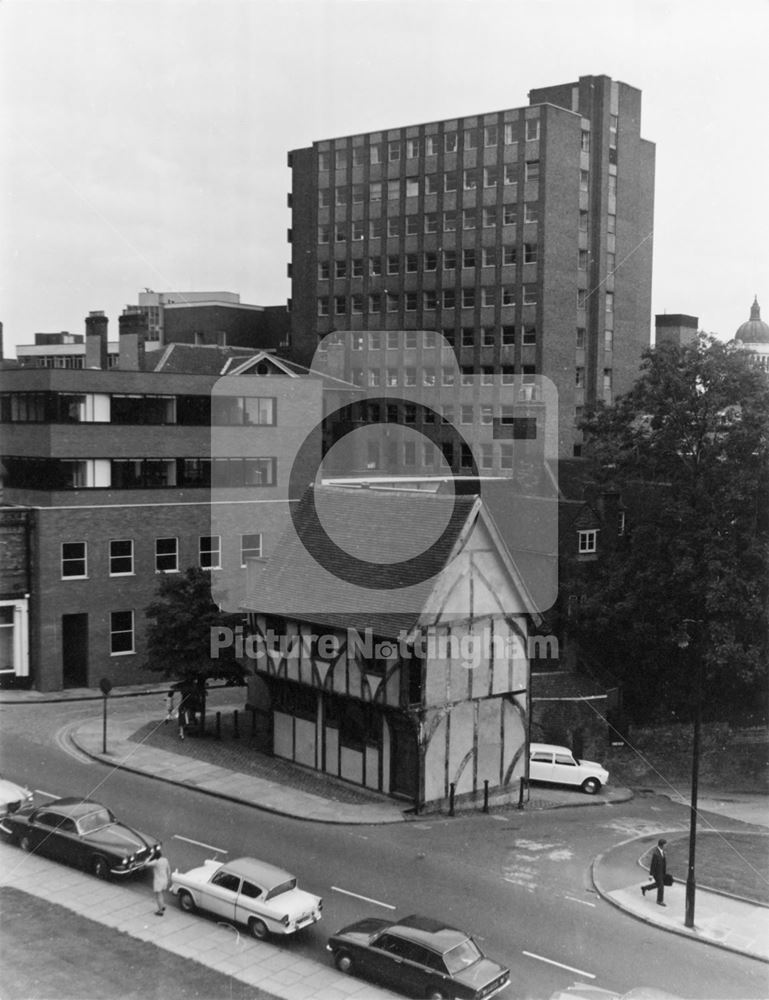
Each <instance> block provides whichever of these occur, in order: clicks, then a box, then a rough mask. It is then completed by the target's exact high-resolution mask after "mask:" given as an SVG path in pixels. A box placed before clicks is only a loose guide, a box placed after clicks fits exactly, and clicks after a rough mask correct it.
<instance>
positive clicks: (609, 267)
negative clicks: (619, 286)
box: [606, 253, 617, 276]
mask: <svg viewBox="0 0 769 1000" xmlns="http://www.w3.org/2000/svg"><path fill="white" fill-rule="evenodd" d="M616 269H617V257H616V255H615V254H613V253H607V254H606V274H607V276H610V275H612V274H614V272H615V270H616Z"/></svg>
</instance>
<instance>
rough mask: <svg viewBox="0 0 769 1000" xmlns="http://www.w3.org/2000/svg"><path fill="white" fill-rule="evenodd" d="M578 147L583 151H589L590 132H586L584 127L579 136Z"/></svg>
mask: <svg viewBox="0 0 769 1000" xmlns="http://www.w3.org/2000/svg"><path fill="white" fill-rule="evenodd" d="M579 148H580V149H581V150H582V152H583V153H589V152H590V133H589V132H586V131H585V129H583V130H582V134H581V135H580V138H579Z"/></svg>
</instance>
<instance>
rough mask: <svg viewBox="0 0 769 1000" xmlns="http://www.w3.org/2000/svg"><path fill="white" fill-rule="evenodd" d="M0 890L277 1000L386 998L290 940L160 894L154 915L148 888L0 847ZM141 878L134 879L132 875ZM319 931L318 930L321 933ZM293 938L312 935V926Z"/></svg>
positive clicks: (382, 992) (386, 994)
mask: <svg viewBox="0 0 769 1000" xmlns="http://www.w3.org/2000/svg"><path fill="white" fill-rule="evenodd" d="M0 871H2V878H0V887H3V886H13V887H15V888H17V889H19V890H20V891H22V892H25V893H27V894H29V895H32V896H37V897H38V898H40V899H44V900H47V901H49V902H51V903H57V904H59V905H60V906H63V907H64V908H65V909H67V910H70V911H72V912H74V913H78V914H80V915H81V916H84V917H88V918H89V919H90V920H94V921H96V922H97V923H100V924H103V925H105V926H106V927H110V928H113V929H114V930H115V931H116V932H117V931H120V932H122V933H124V934H128V935H129V936H130V937H132V938H137V939H138V940H140V941H144V942H147V943H149V944H154V945H156V946H157V947H158V948H162V949H165V950H166V951H169V952H172V953H173V954H174V955H179V956H181V957H182V958H186V959H191V960H194V961H196V962H200V963H201V964H202V965H205V966H207V967H208V968H211V969H216V970H217V971H218V972H221V973H222V974H223V975H226V976H231V977H232V978H234V979H238V980H240V981H241V982H244V983H247V984H248V985H250V986H255V987H259V989H260V990H265V991H267V992H269V993H271V994H273V995H274V996H276V997H279V998H281V1000H388V998H393V997H395V994H394V993H390V992H389V991H388V990H384V989H380V988H378V987H376V986H374V985H372V984H371V983H369V982H366V981H365V980H363V979H355V978H353V977H351V976H346V975H345V974H344V973H342V972H339V971H338V970H337V969H336V968H335V967H334V965H333V964H332V963H331V957H330V956H329V961H328V964H327V965H326V964H323V963H321V962H316V961H314V960H312V959H309V958H305V957H304V956H303V955H300V954H297V952H296V951H295V949H294V948H293V947H292V941H291V939H286V940H285V941H283V942H279V941H278V940H277V939H275V938H273V939H272V940H271V941H255V940H254V939H252V938H251V937H250V936H249V935H248V934H246V933H245V932H241V931H239V930H235V929H234V928H233V927H232V926H231V925H229V924H224V923H217V922H215V921H214V920H212V919H208V918H206V917H204V916H200V915H195V914H188V913H184V912H183V911H182V910H180V909H179V907H178V905H177V903H176V902H175V901H174V902H172V901H171V900H172V899H173V897H171V895H170V893H169V894H167V909H166V912H165V913H164V915H163V917H162V918H160V917H156V916H155V915H154V910H155V897H154V896H153V894H152V885H151V882H150V880H149V879H146V892H144V893H142V894H140V893H137V892H135V891H131V889H130V888H129V887H128V886H126V885H124V884H122V883H121V882H119V881H105V882H100V881H98V880H97V879H95V878H94V877H93V876H92V875H87V874H85V873H84V872H82V871H80V870H79V869H77V868H70V867H68V866H66V865H60V864H56V863H55V862H53V861H48V860H47V859H46V858H43V857H40V856H39V855H37V854H23V853H22V852H21V851H20V850H19V848H18V847H12V846H10V845H9V844H7V843H3V842H0ZM139 878H141V876H139ZM324 930H327V929H326V928H322V925H321V930H320V931H319V932H320V933H321V934H323V932H324ZM299 933H305V934H306V933H318V931H316V930H315V928H311V929H310V930H309V931H300V932H299Z"/></svg>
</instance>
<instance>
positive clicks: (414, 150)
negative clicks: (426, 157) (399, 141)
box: [406, 139, 420, 160]
mask: <svg viewBox="0 0 769 1000" xmlns="http://www.w3.org/2000/svg"><path fill="white" fill-rule="evenodd" d="M419 153H420V148H419V139H407V140H406V158H407V159H409V160H413V159H414V157H416V156H419Z"/></svg>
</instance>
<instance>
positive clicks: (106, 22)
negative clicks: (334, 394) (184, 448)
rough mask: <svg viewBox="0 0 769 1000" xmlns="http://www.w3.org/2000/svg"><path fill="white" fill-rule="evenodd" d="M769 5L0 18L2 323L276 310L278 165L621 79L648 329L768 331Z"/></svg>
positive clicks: (281, 231)
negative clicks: (643, 242) (645, 144)
mask: <svg viewBox="0 0 769 1000" xmlns="http://www.w3.org/2000/svg"><path fill="white" fill-rule="evenodd" d="M767 39H769V0H733V2H731V3H726V2H723V0H718V2H716V0H669V2H664V0H622V2H616V0H612V2H610V3H605V2H603V0H580V2H575V0H526V2H521V0H405V2H400V0H0V128H2V135H3V137H4V141H3V143H2V148H0V220H2V221H1V222H0V292H1V294H0V321H2V322H3V324H4V335H5V354H6V357H9V356H10V357H12V356H13V355H14V349H15V345H16V344H18V343H22V344H26V343H32V342H33V339H34V333H35V332H56V331H61V330H68V331H69V332H70V333H84V329H85V317H86V316H87V314H88V313H89V312H90V311H91V310H97V309H101V310H104V312H105V313H106V314H107V315H108V317H109V319H110V331H111V335H112V336H115V337H116V336H117V325H118V324H117V319H118V316H119V315H120V313H121V312H122V310H123V308H124V307H125V306H126V305H127V304H129V303H135V302H137V301H138V293H139V292H140V291H142V290H144V289H145V288H151V289H153V290H154V291H172V290H173V291H212V290H220V291H233V292H238V293H239V294H240V296H241V301H243V302H246V303H251V304H257V305H277V304H282V303H285V301H286V299H287V298H288V296H289V295H290V285H289V281H288V278H287V277H286V265H287V262H288V261H289V259H290V247H289V245H288V243H287V241H286V230H287V229H288V228H289V226H290V224H291V216H290V211H289V209H288V208H287V199H286V195H287V193H288V191H289V189H290V171H289V170H288V167H287V160H286V154H287V152H288V151H289V150H291V149H296V148H300V147H303V146H308V145H310V144H311V143H312V142H313V141H314V140H318V139H324V138H330V137H333V136H342V135H349V134H353V133H358V132H366V131H374V130H379V129H385V128H393V127H398V126H401V125H408V124H416V123H419V122H426V121H434V120H439V119H442V118H451V117H459V116H462V115H471V114H476V113H482V112H487V111H493V110H499V109H502V108H514V107H520V106H522V105H525V104H527V103H528V91H529V90H530V89H532V88H535V87H542V86H548V85H552V84H559V83H567V82H573V81H576V80H577V79H578V78H579V77H580V76H585V75H591V74H593V75H597V74H606V75H608V76H611V77H612V78H614V79H618V80H621V81H623V82H625V83H628V84H630V85H632V86H634V87H637V88H639V89H640V90H641V91H642V93H643V113H642V127H641V134H642V135H643V137H644V138H646V139H649V140H650V141H652V142H654V143H656V147H657V163H656V194H655V232H654V280H653V297H652V313H653V314H654V313H661V312H669V313H678V312H681V313H687V314H689V315H693V316H697V317H699V322H700V328H701V329H704V330H707V331H709V332H712V333H715V334H716V335H718V336H720V337H721V338H722V339H727V340H728V339H731V337H732V336H733V334H734V331H735V330H736V328H737V326H738V325H739V324H740V323H741V322H743V320H745V319H747V318H748V313H749V309H750V305H751V303H752V301H753V296H754V295H756V294H757V295H758V298H759V302H760V303H762V304H763V306H764V318H765V319H768V320H769V183H767V177H768V176H769V127H767V125H768V124H769V123H768V121H767V106H768V105H769V101H768V100H767V98H768V97H769V72H768V71H767V68H766V65H767V63H766V59H767V51H768V50H769V43H768V42H767Z"/></svg>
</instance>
